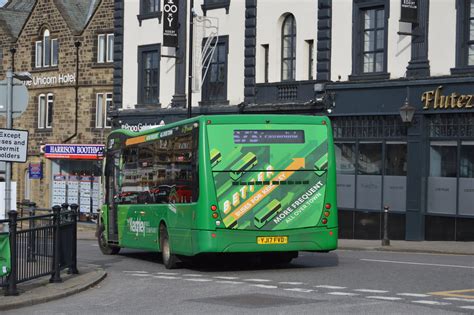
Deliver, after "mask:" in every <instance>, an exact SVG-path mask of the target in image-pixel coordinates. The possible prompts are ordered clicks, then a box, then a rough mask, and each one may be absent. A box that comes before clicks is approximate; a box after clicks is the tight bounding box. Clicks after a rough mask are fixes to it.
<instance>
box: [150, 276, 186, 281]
mask: <svg viewBox="0 0 474 315" xmlns="http://www.w3.org/2000/svg"><path fill="white" fill-rule="evenodd" d="M153 278H157V279H170V280H171V279H181V277H173V276H153Z"/></svg>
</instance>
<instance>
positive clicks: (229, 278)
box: [213, 276, 239, 280]
mask: <svg viewBox="0 0 474 315" xmlns="http://www.w3.org/2000/svg"><path fill="white" fill-rule="evenodd" d="M213 278H214V279H222V280H237V279H239V277H224V276H219V277H213Z"/></svg>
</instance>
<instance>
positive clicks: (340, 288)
mask: <svg viewBox="0 0 474 315" xmlns="http://www.w3.org/2000/svg"><path fill="white" fill-rule="evenodd" d="M315 288H323V289H331V290H344V289H346V287H338V286H335V285H317V286H315Z"/></svg>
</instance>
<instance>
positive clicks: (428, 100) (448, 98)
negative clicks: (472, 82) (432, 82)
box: [421, 85, 474, 110]
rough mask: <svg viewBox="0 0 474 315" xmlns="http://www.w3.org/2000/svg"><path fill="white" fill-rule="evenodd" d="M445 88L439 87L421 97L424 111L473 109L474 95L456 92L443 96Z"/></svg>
mask: <svg viewBox="0 0 474 315" xmlns="http://www.w3.org/2000/svg"><path fill="white" fill-rule="evenodd" d="M442 89H443V86H442V85H440V86H438V87H437V88H436V89H435V90H433V91H426V92H424V93H423V94H422V95H421V101H422V102H423V109H425V110H427V109H463V108H465V109H472V108H473V98H474V95H473V94H458V93H456V92H453V93H451V94H450V95H443V94H442V91H441V90H442Z"/></svg>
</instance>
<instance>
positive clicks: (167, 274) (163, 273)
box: [156, 272, 179, 276]
mask: <svg viewBox="0 0 474 315" xmlns="http://www.w3.org/2000/svg"><path fill="white" fill-rule="evenodd" d="M156 274H157V275H165V276H177V275H179V273H177V272H157V273H156Z"/></svg>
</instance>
